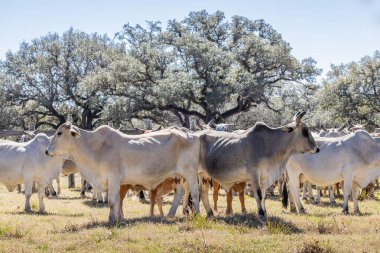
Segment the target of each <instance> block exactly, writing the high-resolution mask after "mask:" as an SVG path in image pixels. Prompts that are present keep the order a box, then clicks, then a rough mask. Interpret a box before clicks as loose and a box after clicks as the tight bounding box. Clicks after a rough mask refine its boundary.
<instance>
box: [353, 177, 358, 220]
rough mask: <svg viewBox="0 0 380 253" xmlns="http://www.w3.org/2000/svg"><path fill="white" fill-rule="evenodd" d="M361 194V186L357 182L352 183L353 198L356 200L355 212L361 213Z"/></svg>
mask: <svg viewBox="0 0 380 253" xmlns="http://www.w3.org/2000/svg"><path fill="white" fill-rule="evenodd" d="M359 194H360V188H359V186H358V184H357V183H353V184H352V199H353V201H354V213H355V214H360V210H359V201H358V199H359Z"/></svg>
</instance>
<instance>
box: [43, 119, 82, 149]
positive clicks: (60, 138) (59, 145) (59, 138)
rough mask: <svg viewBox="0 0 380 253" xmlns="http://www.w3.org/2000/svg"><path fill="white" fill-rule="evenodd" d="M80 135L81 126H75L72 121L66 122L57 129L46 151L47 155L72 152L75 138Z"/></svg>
mask: <svg viewBox="0 0 380 253" xmlns="http://www.w3.org/2000/svg"><path fill="white" fill-rule="evenodd" d="M79 137H80V131H79V128H77V127H76V126H73V125H72V124H71V123H70V122H66V123H64V124H62V125H61V126H60V127H59V128H58V129H57V131H56V132H55V134H54V136H53V139H52V140H51V141H50V144H49V146H48V148H47V149H46V152H45V153H46V154H47V155H66V154H70V153H71V151H72V147H73V145H74V141H75V139H77V138H79Z"/></svg>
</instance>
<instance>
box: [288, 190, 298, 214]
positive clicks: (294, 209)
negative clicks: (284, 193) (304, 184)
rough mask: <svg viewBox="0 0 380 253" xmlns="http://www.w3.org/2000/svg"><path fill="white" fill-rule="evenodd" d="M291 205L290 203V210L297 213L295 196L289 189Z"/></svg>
mask: <svg viewBox="0 0 380 253" xmlns="http://www.w3.org/2000/svg"><path fill="white" fill-rule="evenodd" d="M289 205H290V212H292V213H297V207H296V203H295V201H294V196H293V194H292V192H291V191H289Z"/></svg>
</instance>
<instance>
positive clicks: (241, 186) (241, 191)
mask: <svg viewBox="0 0 380 253" xmlns="http://www.w3.org/2000/svg"><path fill="white" fill-rule="evenodd" d="M246 185H247V184H246V183H245V182H242V183H240V184H238V185H236V187H235V190H236V192H238V193H239V200H240V206H241V212H242V213H246V212H247V209H246V208H245V201H244V189H245V186H246Z"/></svg>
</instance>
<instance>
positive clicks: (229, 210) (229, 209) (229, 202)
mask: <svg viewBox="0 0 380 253" xmlns="http://www.w3.org/2000/svg"><path fill="white" fill-rule="evenodd" d="M232 198H233V197H232V188H231V189H230V190H229V191H228V192H227V209H226V214H227V215H229V214H231V215H232V214H233V210H232Z"/></svg>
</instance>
